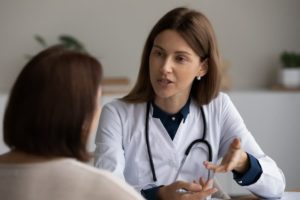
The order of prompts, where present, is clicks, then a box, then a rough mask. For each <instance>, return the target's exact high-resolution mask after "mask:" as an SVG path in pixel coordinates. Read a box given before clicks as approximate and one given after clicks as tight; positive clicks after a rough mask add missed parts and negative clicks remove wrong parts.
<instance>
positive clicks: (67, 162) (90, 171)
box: [0, 159, 143, 200]
mask: <svg viewBox="0 0 300 200" xmlns="http://www.w3.org/2000/svg"><path fill="white" fill-rule="evenodd" d="M0 194H1V200H35V199H38V200H48V199H49V200H50V199H51V200H53V199H55V200H71V199H72V200H79V199H80V200H81V199H86V200H87V199H88V200H96V199H97V200H101V199H111V200H116V199H122V200H127V199H128V200H129V199H132V200H135V199H137V200H142V199H143V198H142V197H141V196H140V195H139V194H138V193H137V192H136V191H135V190H134V189H132V188H131V187H130V186H128V185H127V184H125V183H123V182H122V181H120V180H119V179H117V178H115V177H113V175H111V174H110V173H109V172H106V171H102V170H98V169H95V168H93V167H91V166H88V165H86V164H83V163H80V162H78V161H76V160H74V159H58V160H52V161H47V162H40V163H30V164H0Z"/></svg>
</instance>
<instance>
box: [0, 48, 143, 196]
mask: <svg viewBox="0 0 300 200" xmlns="http://www.w3.org/2000/svg"><path fill="white" fill-rule="evenodd" d="M101 79H102V69H101V65H100V63H99V62H98V61H97V60H96V59H95V58H93V57H91V56H89V55H87V54H82V53H78V52H74V51H71V50H68V49H66V48H64V47H62V46H54V47H50V48H48V49H46V50H44V51H43V52H41V53H39V54H38V55H36V56H35V57H34V58H33V59H32V60H31V61H29V63H28V64H27V65H26V66H25V67H24V69H23V70H22V71H21V73H20V75H19V77H18V78H17V80H16V82H15V84H14V86H13V88H12V90H11V94H10V97H9V100H8V104H7V107H6V111H5V115H4V142H5V143H6V144H7V145H8V146H9V147H10V149H11V150H10V151H9V152H8V153H6V154H4V155H1V156H0V194H1V195H0V196H1V200H17V199H21V200H29V199H30V200H35V199H38V200H48V199H49V200H50V199H51V200H52V199H55V200H62V199H64V200H69V199H72V200H77V199H78V200H79V199H86V200H96V199H97V200H101V199H112V200H114V199H123V200H127V199H128V200H129V199H133V200H134V199H143V198H142V197H141V196H139V194H137V193H136V192H135V191H134V189H132V188H131V187H130V186H128V185H127V184H126V183H125V182H122V181H120V180H118V179H116V178H114V177H113V176H112V175H111V174H110V173H109V172H106V171H103V170H98V169H95V168H93V167H91V166H88V165H87V164H84V163H82V162H86V161H88V160H89V159H90V155H89V153H88V152H87V150H86V143H87V140H88V136H89V134H90V133H91V132H93V131H95V129H96V127H97V122H98V118H99V113H100V98H101V87H100V84H101Z"/></svg>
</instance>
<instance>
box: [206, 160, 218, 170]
mask: <svg viewBox="0 0 300 200" xmlns="http://www.w3.org/2000/svg"><path fill="white" fill-rule="evenodd" d="M203 165H204V167H205V168H206V169H209V170H215V169H216V168H217V167H218V165H215V164H213V163H211V162H208V161H204V162H203Z"/></svg>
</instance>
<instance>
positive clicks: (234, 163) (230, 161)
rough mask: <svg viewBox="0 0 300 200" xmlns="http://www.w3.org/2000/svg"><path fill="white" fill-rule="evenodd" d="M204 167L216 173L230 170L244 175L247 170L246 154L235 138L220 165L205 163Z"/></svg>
mask: <svg viewBox="0 0 300 200" xmlns="http://www.w3.org/2000/svg"><path fill="white" fill-rule="evenodd" d="M204 166H205V167H206V168H207V169H209V170H213V171H214V172H216V173H218V172H219V173H226V172H229V171H232V170H235V171H236V172H239V173H244V172H246V171H247V169H248V168H249V160H248V155H247V153H246V152H245V151H244V150H243V149H242V147H241V141H240V140H239V139H237V138H235V139H234V140H233V141H232V143H231V144H230V147H229V149H228V152H227V153H226V154H225V156H224V157H223V160H222V162H221V164H220V165H215V164H213V163H211V162H208V161H205V162H204Z"/></svg>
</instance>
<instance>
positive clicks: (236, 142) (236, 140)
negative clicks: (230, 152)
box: [230, 138, 241, 149]
mask: <svg viewBox="0 0 300 200" xmlns="http://www.w3.org/2000/svg"><path fill="white" fill-rule="evenodd" d="M230 147H231V148H232V149H240V148H241V140H240V139H239V138H234V140H233V141H232V143H231V145H230Z"/></svg>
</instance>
